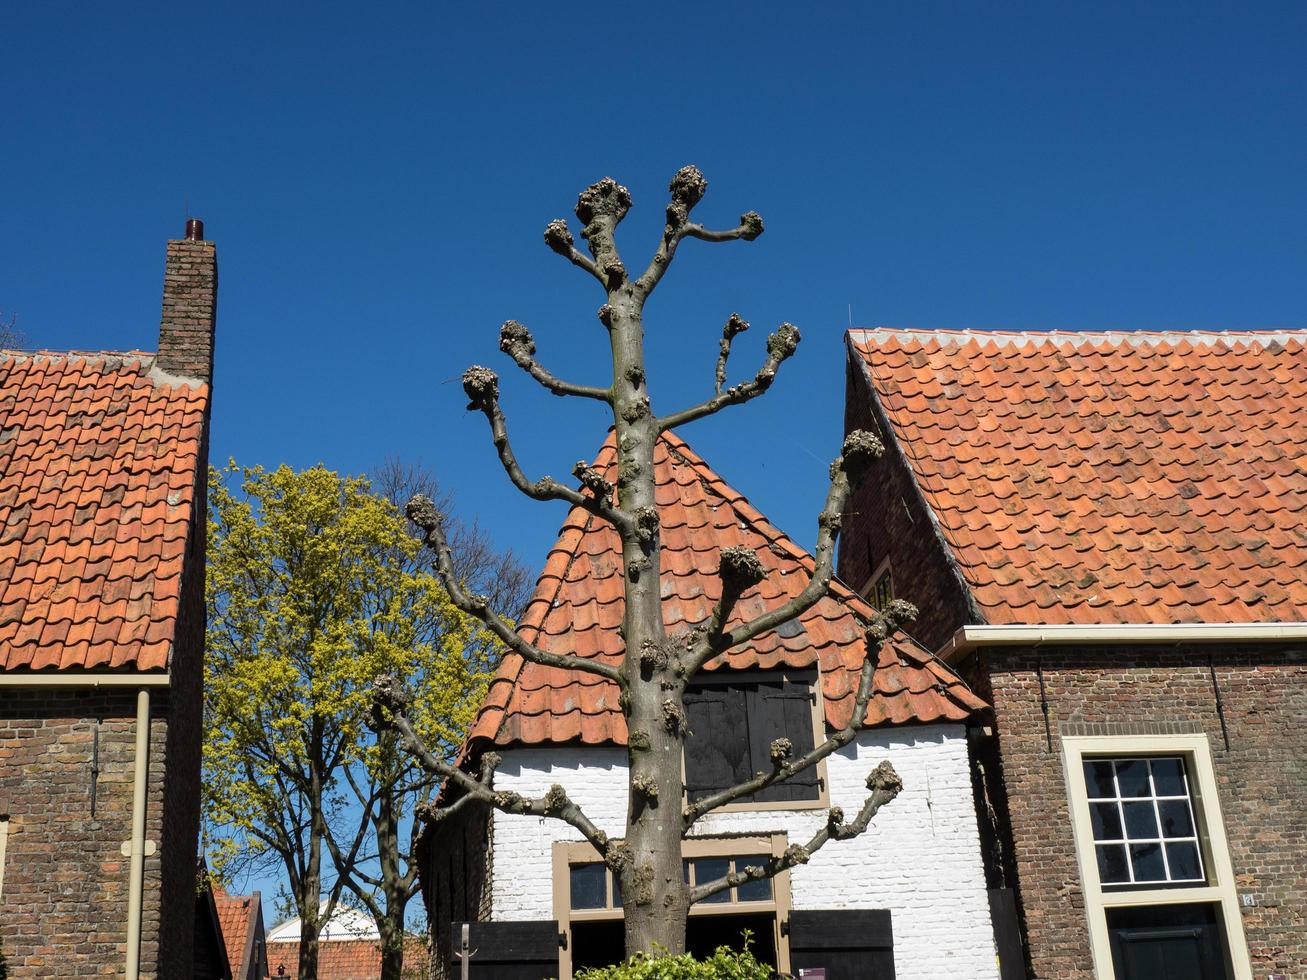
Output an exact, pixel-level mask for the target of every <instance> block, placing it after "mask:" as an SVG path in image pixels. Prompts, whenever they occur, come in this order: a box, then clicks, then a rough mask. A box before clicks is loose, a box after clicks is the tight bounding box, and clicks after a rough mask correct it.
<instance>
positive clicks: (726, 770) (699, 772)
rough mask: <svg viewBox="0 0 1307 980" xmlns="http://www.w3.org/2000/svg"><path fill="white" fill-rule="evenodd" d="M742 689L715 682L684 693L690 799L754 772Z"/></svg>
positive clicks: (705, 794)
mask: <svg viewBox="0 0 1307 980" xmlns="http://www.w3.org/2000/svg"><path fill="white" fill-rule="evenodd" d="M745 712H746V709H745V692H744V689H743V688H741V687H740V686H738V685H726V684H714V685H704V686H701V687H694V688H692V689H690V690H687V691H686V692H685V715H686V718H687V720H688V721H689V723H690V734H689V736H688V737H687V738H686V740H685V790H686V793H687V795H688V796H689V798H690V801H691V802H694V801H696V800H701V799H703V798H704V797H706V796H711V795H712V794H713V793H716V792H718V791H720V790H724V789H730V787H732V786H735V785H737V784H739V783H742V782H744V781H745V780H746V779H748V778H749V777H750V776H752V775H753V769H752V768H751V763H750V754H749V731H748V726H747V725H746V724H745Z"/></svg>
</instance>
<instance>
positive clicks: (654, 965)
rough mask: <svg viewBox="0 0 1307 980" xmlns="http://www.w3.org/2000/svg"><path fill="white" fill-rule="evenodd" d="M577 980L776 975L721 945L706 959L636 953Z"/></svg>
mask: <svg viewBox="0 0 1307 980" xmlns="http://www.w3.org/2000/svg"><path fill="white" fill-rule="evenodd" d="M573 976H575V977H576V980H774V978H775V976H776V972H775V971H774V970H773V969H772V968H771V967H770V966H767V965H766V964H765V963H759V962H758V960H757V959H755V958H754V955H753V954H752V953H751V952H749V948H748V945H747V943H746V945H745V948H744V952H742V953H737V952H736V951H735V950H733V949H731V948H730V947H729V946H718V947H717V952H715V953H713V954H712V956H710V957H708V959H706V960H696V959H695V958H694V957H693V956H690V955H689V954H688V953H687V954H685V955H683V956H659V957H656V958H654V957H649V956H646V955H645V954H643V953H637V954H636V955H634V956H632V957H631V958H630V959H629V960H627V961H626V962H625V963H621V964H619V965H617V966H604V967H595V968H593V969H589V970H580V971H578V972H577V973H575V974H573Z"/></svg>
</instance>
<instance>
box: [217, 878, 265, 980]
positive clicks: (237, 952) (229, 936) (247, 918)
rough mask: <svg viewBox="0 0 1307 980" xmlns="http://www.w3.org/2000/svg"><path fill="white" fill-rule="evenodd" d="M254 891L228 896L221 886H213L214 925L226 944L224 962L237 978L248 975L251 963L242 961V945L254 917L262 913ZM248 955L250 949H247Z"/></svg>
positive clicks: (248, 936) (243, 955)
mask: <svg viewBox="0 0 1307 980" xmlns="http://www.w3.org/2000/svg"><path fill="white" fill-rule="evenodd" d="M260 902H261V899H260V896H259V893H258V892H255V893H254V894H253V895H228V894H227V892H226V891H225V890H223V888H222V887H221V886H215V887H214V889H213V904H214V905H215V906H216V907H217V909H218V925H219V926H221V927H222V943H223V945H224V946H226V947H227V962H228V963H229V964H230V965H231V975H232V976H233V977H235V978H237V980H245V978H246V977H248V976H249V973H250V968H251V966H252V965H253V964H252V963H247V962H246V947H247V946H248V945H249V941H250V932H251V930H253V929H254V927H255V926H254V923H255V917H256V916H262V914H263V912H262V909H261V907H260ZM250 952H251V955H253V953H254V951H253V950H251V951H250Z"/></svg>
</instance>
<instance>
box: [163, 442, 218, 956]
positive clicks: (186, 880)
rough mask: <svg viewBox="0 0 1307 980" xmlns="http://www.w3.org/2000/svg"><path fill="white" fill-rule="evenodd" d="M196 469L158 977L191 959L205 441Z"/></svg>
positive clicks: (177, 653)
mask: <svg viewBox="0 0 1307 980" xmlns="http://www.w3.org/2000/svg"><path fill="white" fill-rule="evenodd" d="M199 458H200V471H199V473H198V474H197V475H196V487H195V501H196V505H195V513H194V515H193V516H192V518H191V530H190V537H189V540H188V541H187V552H186V560H185V564H184V566H183V567H184V571H183V573H182V591H181V598H180V602H179V606H178V614H177V629H176V632H175V634H174V639H173V652H172V659H171V661H170V663H169V673H170V677H171V687H170V691H169V704H170V705H171V712H170V724H169V726H168V746H167V759H168V766H167V770H166V772H165V773H164V775H163V783H162V799H163V810H164V822H163V829H162V840H161V841H160V849H161V855H162V861H163V877H162V881H161V883H160V884H161V888H162V896H163V901H162V909H161V918H160V922H159V975H160V976H161V977H184V976H186V975H187V974H188V971H189V970H190V969H191V966H192V964H193V963H194V954H193V947H194V936H195V930H194V921H193V920H194V908H195V895H196V888H197V882H196V871H195V862H196V856H197V854H198V853H199V834H200V753H201V748H202V731H201V724H202V721H203V711H204V708H203V698H204V692H203V683H204V630H205V605H204V574H205V573H204V559H205V538H206V535H205V531H204V529H205V526H206V520H207V518H206V515H207V507H206V483H207V481H206V463H205V461H206V460H207V459H208V447H207V438H206V445H205V446H204V448H203V450H202V451H201V453H200V457H199Z"/></svg>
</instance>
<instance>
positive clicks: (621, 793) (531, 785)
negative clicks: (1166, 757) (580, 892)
mask: <svg viewBox="0 0 1307 980" xmlns="http://www.w3.org/2000/svg"><path fill="white" fill-rule="evenodd" d="M503 755H504V764H503V766H502V767H501V768H500V770H499V774H498V776H497V777H496V781H495V785H496V788H498V789H505V790H516V791H517V792H519V793H523V794H526V795H530V796H538V795H541V794H542V793H544V791H545V790H546V789H548V788H549V786H550V785H551V784H553V783H561V784H562V785H563V786H564V787H566V788H567V792H568V794H569V795H570V796H571V797H572V799H574V800H576V801H577V802H578V803H579V804H580V805H581V807H582V808H583V809H584V810H585V811H586V813H587V814H588V815H589V816H590V818H591V819H593V820H594V821H595V823H596V824H598V825H599V826H600V827H602V828H603V829H604V830H606V831H607V832H608V833H609V834H612V835H613V836H615V837H618V836H621V834H622V833H623V825H624V822H625V819H626V753H625V750H623V749H614V748H586V747H567V748H545V749H514V750H512V751H508V752H505V753H503ZM882 759H889V760H890V761H891V762H892V763H893V764H894V767H895V769H897V770H898V772H899V775H900V776H901V777H902V778H903V784H904V789H903V792H902V793H901V794H899V797H898V798H897V799H896V800H895V801H894V802H893V803H891V804H890V805H889V806H887V807H885V808H884V809H883V810H881V811H880V813H879V814H878V815H877V816H876V818H875V819H874V820H873V821H872V824H871V827H870V828H869V829H868V831H867V832H866V833H865V834H863V835H862V836H861V837H858V838H855V839H854V840H851V841H833V842H831V843H829V844H827V845H826V846H825V847H824V848H823V849H822V850H821V851H819V852H818V853H817V854H816V855H814V856H813V858H812V860H811V861H810V862H809V863H808V864H807V865H804V866H801V867H798V868H795V869H793V870H792V871H791V872H790V876H791V877H790V885H791V903H792V905H793V907H794V908H798V909H832V908H876V909H889V910H891V912H892V913H893V928H894V960H895V970H896V974H897V976H898V977H899V978H900V980H938V978H940V977H949V978H966V980H996V978H997V977H998V969H997V967H996V965H995V959H994V941H993V930H992V927H991V925H990V919H989V903H988V900H987V897H986V893H985V879H984V873H983V870H982V868H981V863H980V847H979V842H978V838H977V831H976V814H975V810H974V808H973V805H972V797H971V780H970V775H969V773H968V768H967V744H966V733H965V730H964V729H963V728H962V726H960V725H924V726H912V727H904V728H898V729H885V730H877V731H870V732H862V733H861V734H860V735H859V736H858V739H857V741H856V742H855V743H854V744H853V745H850V746H848V747H847V748H845V749H844V750H842V751H841V752H839V753H836V754H835V755H833V756H831V757H830V758H829V759H828V760H827V778H828V779H829V781H830V791H831V802H832V803H833V804H835V805H838V806H842V807H844V810H845V813H846V814H848V817H849V819H852V816H853V814H855V813H856V812H857V810H858V808H859V807H860V806H861V805H862V802H863V800H864V799H865V798H866V795H867V789H866V785H865V781H866V778H867V773H868V772H869V771H870V770H871V769H872V768H873V767H874V766H875V765H876V763H878V762H880V761H881V760H882ZM823 817H824V811H821V810H800V811H787V810H766V811H757V812H752V813H750V812H742V811H737V812H730V813H714V814H710V815H709V816H707V817H705V818H704V819H703V820H701V821H700V822H699V823H698V824H697V825H696V827H695V834H696V835H701V836H702V835H713V834H723V833H740V832H759V833H764V832H765V833H777V832H782V831H783V832H787V833H788V834H789V839H790V841H791V842H804V841H807V840H808V838H809V837H811V836H812V834H813V832H814V831H815V830H816V829H817V827H819V826H820V825H821V822H822V820H823ZM494 820H495V826H494V847H495V855H494V879H493V882H492V885H491V887H492V903H493V904H492V909H493V911H492V917H493V918H495V919H498V920H509V919H552V918H554V917H555V913H554V909H553V882H552V874H553V868H552V849H551V845H552V844H553V842H554V841H569V840H580V839H581V838H580V835H579V834H577V833H576V832H575V831H573V830H572V828H571V827H568V826H567V825H566V824H563V823H561V822H560V821H557V820H545V819H543V818H536V817H518V816H507V815H505V814H502V813H496V814H495V817H494Z"/></svg>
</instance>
